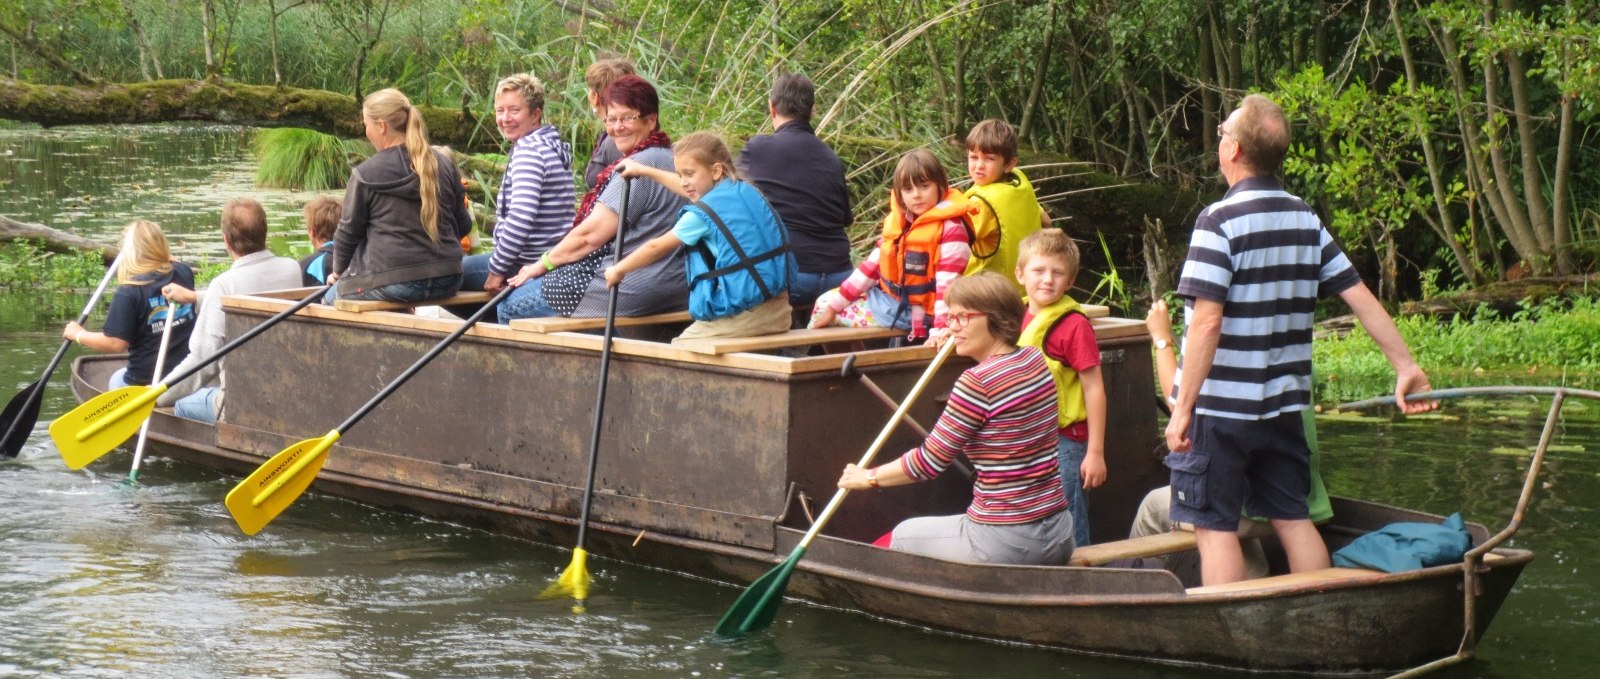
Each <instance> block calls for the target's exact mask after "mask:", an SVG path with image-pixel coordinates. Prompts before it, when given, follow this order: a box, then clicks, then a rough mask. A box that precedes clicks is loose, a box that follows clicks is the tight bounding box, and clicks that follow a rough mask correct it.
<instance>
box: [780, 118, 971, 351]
mask: <svg viewBox="0 0 1600 679" xmlns="http://www.w3.org/2000/svg"><path fill="white" fill-rule="evenodd" d="M889 193H890V197H889V214H888V216H887V217H885V218H884V220H883V233H882V235H880V236H879V237H878V247H876V248H874V249H873V250H872V253H871V254H869V255H867V258H866V260H864V261H862V262H861V265H860V266H858V267H856V270H855V272H854V273H852V274H850V277H849V278H847V279H845V282H844V283H843V284H841V285H840V286H839V287H838V288H836V289H834V290H830V291H828V292H825V293H823V294H822V296H821V297H819V298H817V305H816V307H815V308H814V309H812V311H811V325H810V327H813V328H825V327H828V326H843V327H856V328H872V327H882V328H896V329H900V330H907V331H910V339H911V340H913V341H921V340H923V339H928V340H929V341H930V342H931V341H933V340H935V339H938V338H939V337H943V336H944V335H946V334H948V331H947V329H946V328H945V316H946V312H947V311H948V309H946V308H945V301H944V297H945V290H946V289H947V288H948V287H949V286H950V284H951V283H952V282H954V281H955V280H956V279H957V278H958V277H960V276H961V273H962V272H963V271H965V270H966V268H967V261H968V260H969V259H971V257H972V215H973V214H974V213H975V212H976V209H975V208H974V207H973V205H972V204H971V203H969V202H968V201H967V197H966V196H964V195H962V194H961V192H960V191H957V190H955V189H952V188H950V176H949V175H948V174H946V173H945V170H944V166H943V165H941V164H939V159H938V158H937V157H935V156H934V155H933V152H932V151H929V150H927V149H915V150H913V151H911V152H909V153H907V154H906V155H905V156H903V157H901V158H900V163H899V164H898V165H896V166H895V168H894V186H893V188H892V190H891V191H890V192H889ZM935 336H937V337H935Z"/></svg>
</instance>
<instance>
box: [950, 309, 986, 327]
mask: <svg viewBox="0 0 1600 679" xmlns="http://www.w3.org/2000/svg"><path fill="white" fill-rule="evenodd" d="M988 315H989V314H986V313H983V312H982V311H952V312H950V313H947V314H945V315H944V324H945V325H948V326H952V327H954V326H957V325H959V326H961V327H963V328H964V327H966V326H967V324H968V323H971V322H972V319H974V318H984V317H986V316H988Z"/></svg>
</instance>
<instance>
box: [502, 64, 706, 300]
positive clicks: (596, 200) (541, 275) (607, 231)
mask: <svg viewBox="0 0 1600 679" xmlns="http://www.w3.org/2000/svg"><path fill="white" fill-rule="evenodd" d="M601 99H602V100H603V102H604V105H605V111H606V115H605V125H606V134H608V135H610V138H611V141H612V142H614V143H615V144H616V145H617V150H618V151H621V152H622V157H621V158H620V159H618V160H617V161H616V162H613V163H612V164H611V165H609V166H607V167H606V168H605V169H604V170H601V171H600V175H599V176H598V177H597V178H596V179H595V182H594V186H593V187H592V188H590V189H589V192H588V193H586V194H584V196H583V201H582V203H581V204H580V205H579V207H578V214H577V217H576V218H575V219H574V220H573V223H574V224H575V226H574V227H573V229H572V231H570V232H568V233H567V235H566V237H565V238H562V239H561V242H559V243H557V244H556V245H555V247H552V248H550V250H549V251H547V252H545V253H544V254H543V255H540V256H539V261H538V262H537V263H534V264H529V265H527V266H524V267H522V270H521V271H520V272H518V273H517V275H516V276H513V277H512V278H510V279H509V280H507V281H506V284H507V285H510V286H512V287H516V288H518V289H517V290H516V291H515V292H512V293H511V295H510V296H509V297H507V298H506V300H505V301H504V302H502V303H501V304H500V309H499V316H500V322H501V323H506V322H509V321H511V320H512V319H516V318H535V317H540V316H576V317H595V316H604V315H605V314H606V302H607V300H608V298H609V293H608V291H607V289H606V280H605V276H604V275H603V272H604V269H605V267H606V266H610V265H611V264H612V263H613V262H614V261H616V260H614V259H613V254H614V253H613V252H612V248H613V245H612V239H613V238H614V237H615V236H616V234H617V229H618V228H621V227H623V226H624V225H625V226H626V229H625V231H624V233H623V237H622V238H623V240H622V252H621V253H620V254H621V256H620V257H617V259H621V258H622V257H626V256H627V255H628V254H629V253H631V252H633V251H634V250H635V249H637V248H638V247H639V246H641V245H643V244H645V243H648V242H650V241H651V240H652V239H654V238H655V237H657V236H661V235H663V234H666V233H668V232H670V231H671V230H672V227H673V225H674V224H677V222H678V212H679V211H680V210H681V209H682V208H683V206H684V205H685V204H687V203H686V201H685V200H684V199H683V198H682V197H680V196H679V195H678V194H676V193H674V192H673V191H671V190H670V189H668V188H666V187H664V186H662V185H660V184H658V183H656V182H648V181H645V182H633V186H632V187H631V188H628V189H627V190H628V191H629V194H628V201H627V209H628V214H627V219H622V218H621V214H622V209H623V191H624V189H625V188H626V187H625V182H627V181H628V180H625V179H623V178H622V176H621V175H620V173H618V172H617V168H618V167H619V166H620V165H621V164H623V163H624V162H629V163H639V164H641V165H647V166H649V167H653V168H657V169H660V170H665V171H667V172H673V171H674V170H673V164H672V140H671V139H668V138H667V135H666V133H664V132H662V131H661V125H660V124H659V120H658V119H657V112H658V111H659V109H660V99H659V98H658V96H657V95H656V89H655V87H654V86H652V85H651V84H650V83H649V82H648V81H646V80H645V79H644V78H641V77H639V76H637V75H625V76H622V77H621V78H618V79H617V80H616V81H615V82H613V83H611V85H610V86H609V87H607V88H606V91H605V93H604V94H603V95H601ZM617 289H618V294H617V315H618V316H644V315H648V314H656V313H664V312H668V311H681V310H683V309H687V308H688V306H689V295H688V290H689V282H688V280H687V279H685V278H684V274H683V250H681V249H680V250H679V251H677V252H675V253H674V254H673V255H672V256H670V257H664V258H662V259H660V260H657V261H656V262H654V263H652V264H650V265H648V266H645V267H642V268H640V269H639V270H637V271H634V272H632V273H630V274H628V277H627V278H626V279H625V280H623V281H622V283H621V284H620V285H619V286H618V287H617Z"/></svg>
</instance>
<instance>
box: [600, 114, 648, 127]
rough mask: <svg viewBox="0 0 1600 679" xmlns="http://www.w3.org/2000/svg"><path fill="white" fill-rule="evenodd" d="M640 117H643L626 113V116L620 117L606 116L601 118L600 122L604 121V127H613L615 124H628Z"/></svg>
mask: <svg viewBox="0 0 1600 679" xmlns="http://www.w3.org/2000/svg"><path fill="white" fill-rule="evenodd" d="M641 117H643V116H639V115H628V116H622V117H620V118H606V119H604V120H602V121H601V122H603V123H605V124H606V127H615V126H617V125H628V124H631V123H632V122H633V121H635V120H638V119H639V118H641Z"/></svg>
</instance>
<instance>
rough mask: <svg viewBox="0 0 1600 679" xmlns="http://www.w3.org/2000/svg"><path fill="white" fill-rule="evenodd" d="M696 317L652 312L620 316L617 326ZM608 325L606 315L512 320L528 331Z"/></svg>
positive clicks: (565, 329)
mask: <svg viewBox="0 0 1600 679" xmlns="http://www.w3.org/2000/svg"><path fill="white" fill-rule="evenodd" d="M692 320H694V319H692V318H690V317H689V312H687V311H672V312H668V313H664V314H651V315H649V316H618V317H617V327H619V328H630V327H634V326H640V325H660V324H665V323H688V322H690V321H692ZM604 327H606V319H605V317H603V316H602V317H598V318H563V317H561V316H552V317H550V318H519V319H517V320H514V321H512V322H511V329H512V330H525V331H527V332H543V333H551V332H573V331H578V330H599V329H601V328H604Z"/></svg>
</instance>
